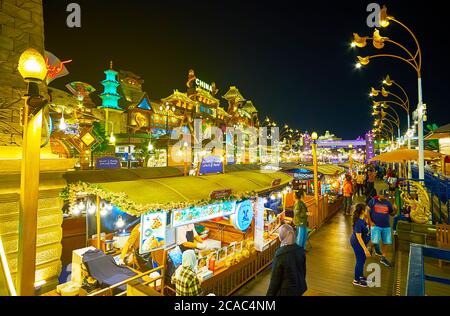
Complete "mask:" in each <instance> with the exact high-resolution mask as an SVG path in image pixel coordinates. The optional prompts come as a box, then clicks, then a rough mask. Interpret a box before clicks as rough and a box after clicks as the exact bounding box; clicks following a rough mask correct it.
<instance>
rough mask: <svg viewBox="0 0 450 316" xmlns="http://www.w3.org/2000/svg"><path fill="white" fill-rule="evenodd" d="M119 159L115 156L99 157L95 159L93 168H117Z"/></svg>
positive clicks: (119, 165)
mask: <svg viewBox="0 0 450 316" xmlns="http://www.w3.org/2000/svg"><path fill="white" fill-rule="evenodd" d="M120 167H121V164H120V159H119V158H116V157H101V158H97V160H96V161H95V169H119V168H120Z"/></svg>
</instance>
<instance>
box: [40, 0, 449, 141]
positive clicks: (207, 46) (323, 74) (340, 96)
mask: <svg viewBox="0 0 450 316" xmlns="http://www.w3.org/2000/svg"><path fill="white" fill-rule="evenodd" d="M71 2H77V3H79V4H80V5H81V10H82V12H81V13H82V22H81V23H82V26H81V28H75V29H70V28H68V27H67V26H66V22H65V21H66V17H67V15H68V13H67V12H66V6H67V4H68V3H71ZM369 2H372V1H368V2H366V1H347V0H346V1H284V0H277V1H271V2H266V1H255V0H241V1H214V0H210V1H203V0H196V1H171V0H165V1H147V0H140V1H135V0H127V1H114V0H95V1H93V0H90V1H81V0H78V1H75V0H72V1H67V0H44V20H45V21H44V22H45V46H46V49H47V50H49V51H51V52H52V53H54V54H55V55H56V56H58V57H59V58H60V59H61V60H65V59H73V62H72V63H70V64H69V65H68V67H67V68H68V70H69V72H70V75H68V76H66V77H63V78H60V79H57V80H55V81H54V82H52V84H51V85H52V86H55V87H57V88H62V89H63V88H64V85H65V84H66V83H68V82H70V81H75V80H79V81H85V82H88V83H90V84H92V85H93V86H94V87H95V88H96V89H97V92H101V91H102V88H101V85H100V83H99V82H100V81H101V80H102V79H103V78H104V74H103V71H104V70H105V69H107V68H108V66H109V61H110V60H113V61H114V68H115V69H116V70H118V69H122V70H129V71H132V72H134V73H136V74H138V75H140V76H141V77H142V78H143V79H144V80H145V83H144V90H145V91H147V92H148V93H149V95H150V98H152V99H160V98H163V97H166V96H168V95H170V94H171V93H172V90H173V89H178V90H180V91H183V92H184V91H185V87H186V86H185V83H186V78H187V72H188V70H189V69H190V68H192V69H194V70H195V73H196V76H197V77H198V78H200V79H202V80H203V81H206V82H212V81H215V82H216V84H217V86H218V88H219V95H220V96H222V95H223V94H224V93H225V92H226V91H227V89H228V87H229V86H230V85H236V86H237V87H238V88H239V90H240V91H241V93H242V94H243V96H244V97H245V98H247V99H250V100H252V101H253V103H254V105H255V106H256V107H257V109H258V110H259V111H260V118H261V119H264V117H265V116H266V115H268V116H269V117H270V118H272V119H275V120H276V121H277V122H279V123H284V122H286V123H288V124H289V125H290V126H292V127H295V128H299V129H301V130H302V131H305V130H308V131H312V130H316V131H318V132H321V133H323V132H325V130H330V131H331V132H333V133H335V134H336V135H337V136H339V137H343V138H344V139H350V138H356V137H357V136H358V135H362V134H364V132H365V131H367V130H368V129H369V128H370V124H371V122H372V119H371V117H370V112H371V102H370V100H369V99H368V92H369V89H370V86H372V85H374V86H378V87H379V85H380V82H381V80H382V78H383V77H384V76H385V75H386V74H387V73H389V74H390V75H391V78H392V79H394V80H395V81H397V82H399V83H401V84H402V85H403V86H404V87H405V88H406V89H407V90H408V91H409V95H410V99H411V101H412V105H413V106H412V107H413V108H414V109H415V106H416V105H415V104H416V102H417V88H416V82H417V81H416V80H417V79H416V74H415V72H414V70H413V69H412V68H411V67H410V66H408V65H407V64H406V63H402V62H400V61H395V60H390V59H378V60H373V61H371V63H370V64H369V65H368V66H367V67H366V68H364V69H362V70H355V69H354V62H355V59H356V55H358V54H359V55H362V56H365V55H368V54H374V53H377V52H379V51H376V50H374V49H373V47H372V45H371V44H369V45H368V46H367V47H366V48H364V49H359V50H353V49H350V48H349V43H350V41H351V39H352V33H353V32H357V33H359V34H360V35H371V34H372V32H373V29H370V28H369V27H368V26H367V25H366V17H367V13H366V6H367V4H368V3H369ZM433 3H435V4H433V5H431V4H430V5H429V6H428V7H424V6H417V5H415V2H411V1H398V0H397V1H391V2H380V5H382V4H386V5H387V6H388V12H389V14H390V15H392V16H394V17H396V18H397V19H399V20H400V21H402V22H403V23H405V24H406V25H408V26H409V27H411V28H412V29H413V31H414V32H415V33H416V35H417V36H418V38H419V41H420V43H421V46H422V50H423V58H424V59H423V69H422V77H423V94H424V102H425V103H426V104H427V106H428V120H429V122H428V123H436V124H438V125H443V124H446V123H449V122H450V115H449V112H450V111H449V108H450V107H449V101H448V97H447V96H448V92H449V88H450V80H449V77H450V67H449V62H448V56H449V51H448V49H447V48H446V46H447V45H446V44H447V42H448V31H449V27H448V20H447V14H448V12H447V11H446V10H444V9H443V8H439V4H440V2H433ZM381 34H382V35H383V36H388V37H390V38H392V39H393V40H396V41H398V42H401V43H403V44H405V45H407V46H408V47H411V48H414V43H413V42H412V40H411V38H410V37H409V35H408V34H407V33H406V32H405V31H403V30H402V29H401V28H400V27H399V26H397V25H394V24H391V26H389V28H387V29H382V30H381ZM384 51H386V52H387V51H388V49H386V48H385V49H384ZM389 51H391V52H397V51H396V50H395V49H390V50H389ZM357 52H359V53H357ZM392 91H393V92H394V88H392ZM398 93H400V92H398ZM399 114H400V115H401V118H402V119H403V121H404V122H406V118H405V116H406V115H405V112H402V110H401V109H399Z"/></svg>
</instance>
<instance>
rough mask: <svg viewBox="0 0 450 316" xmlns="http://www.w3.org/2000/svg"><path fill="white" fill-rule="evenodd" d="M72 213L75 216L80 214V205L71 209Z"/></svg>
mask: <svg viewBox="0 0 450 316" xmlns="http://www.w3.org/2000/svg"><path fill="white" fill-rule="evenodd" d="M71 213H72V215H73V216H79V215H80V214H81V210H80V209H79V208H78V206H76V207H74V208H72V209H71Z"/></svg>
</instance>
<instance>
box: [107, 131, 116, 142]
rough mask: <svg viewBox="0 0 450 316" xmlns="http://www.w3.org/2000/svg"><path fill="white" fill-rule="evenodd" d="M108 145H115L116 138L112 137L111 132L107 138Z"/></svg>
mask: <svg viewBox="0 0 450 316" xmlns="http://www.w3.org/2000/svg"><path fill="white" fill-rule="evenodd" d="M109 143H110V144H115V143H116V136H114V134H113V132H111V135H110V136H109Z"/></svg>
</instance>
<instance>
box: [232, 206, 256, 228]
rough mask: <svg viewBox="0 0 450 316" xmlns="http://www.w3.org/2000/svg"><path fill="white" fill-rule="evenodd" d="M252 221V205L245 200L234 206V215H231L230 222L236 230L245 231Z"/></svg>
mask: <svg viewBox="0 0 450 316" xmlns="http://www.w3.org/2000/svg"><path fill="white" fill-rule="evenodd" d="M252 219H253V204H252V202H251V201H250V200H245V201H243V202H241V203H239V204H237V205H236V213H235V214H233V215H232V218H231V221H232V223H233V225H234V227H236V228H237V229H238V230H240V231H246V230H247V228H249V227H250V224H251V223H252Z"/></svg>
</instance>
